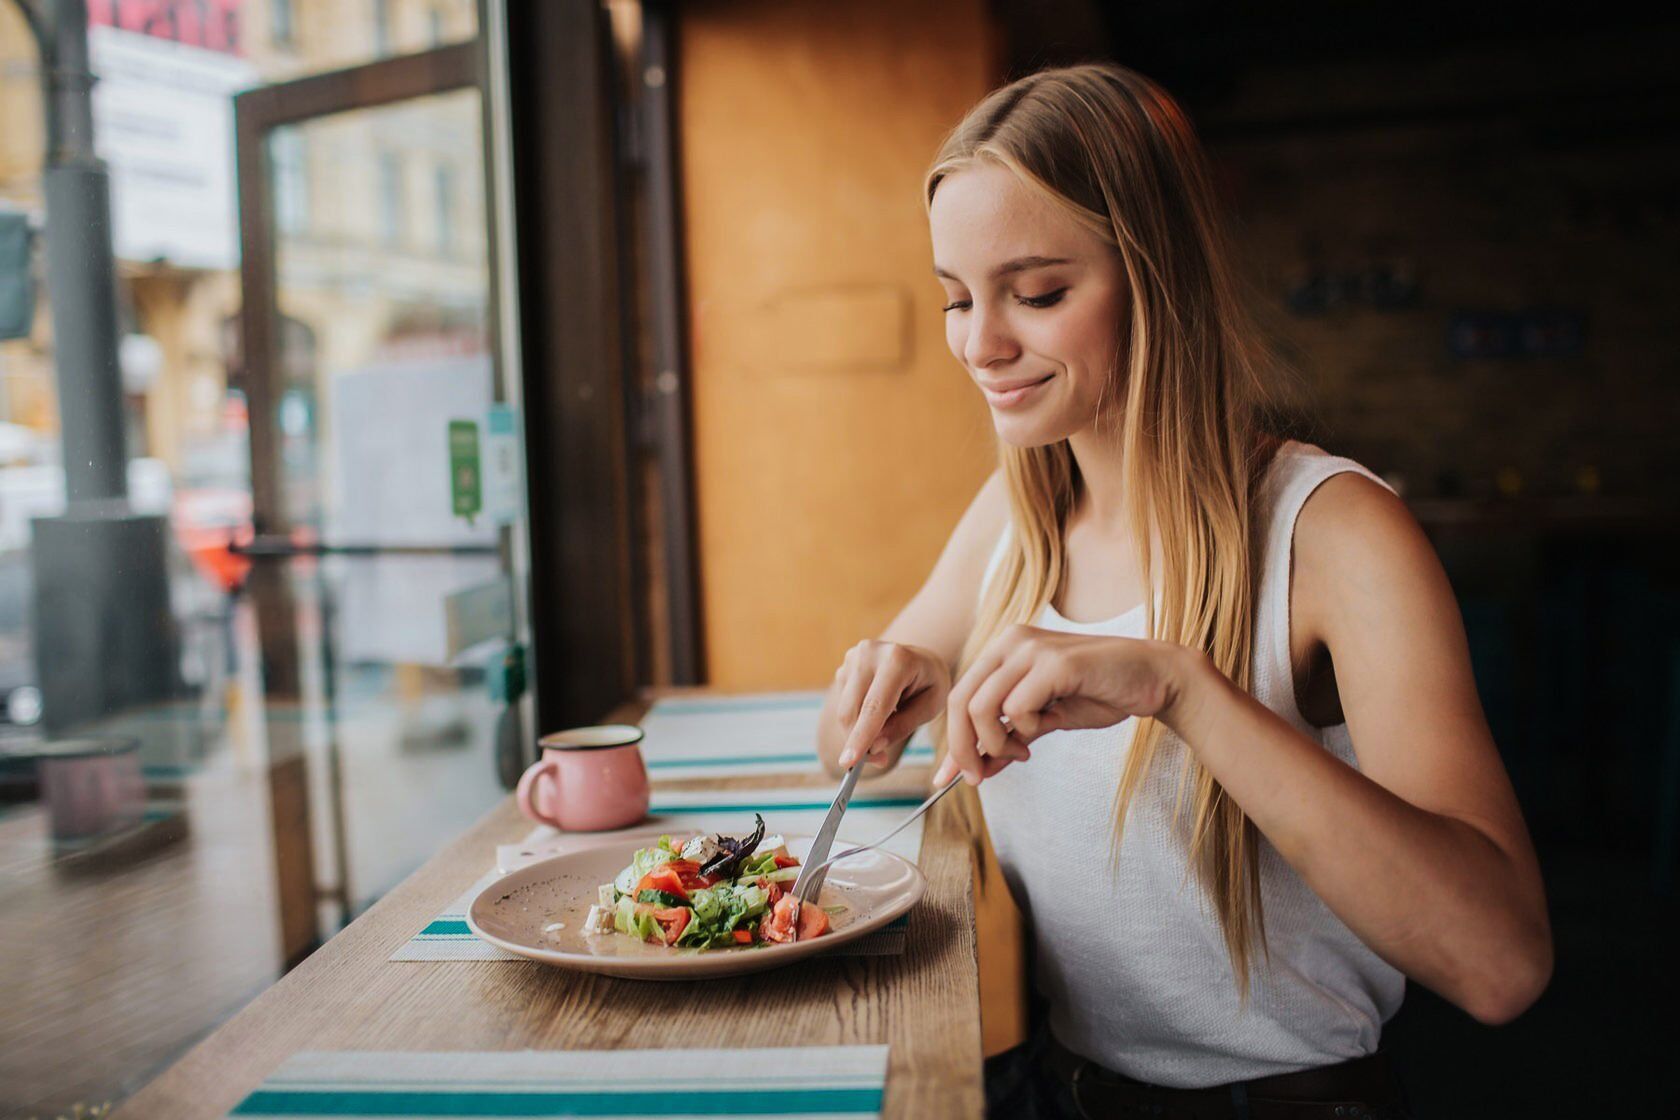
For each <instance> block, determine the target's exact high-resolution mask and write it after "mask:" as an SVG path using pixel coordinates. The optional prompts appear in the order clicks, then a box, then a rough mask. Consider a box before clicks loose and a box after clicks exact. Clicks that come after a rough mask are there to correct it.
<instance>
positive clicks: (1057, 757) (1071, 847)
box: [979, 442, 1405, 1088]
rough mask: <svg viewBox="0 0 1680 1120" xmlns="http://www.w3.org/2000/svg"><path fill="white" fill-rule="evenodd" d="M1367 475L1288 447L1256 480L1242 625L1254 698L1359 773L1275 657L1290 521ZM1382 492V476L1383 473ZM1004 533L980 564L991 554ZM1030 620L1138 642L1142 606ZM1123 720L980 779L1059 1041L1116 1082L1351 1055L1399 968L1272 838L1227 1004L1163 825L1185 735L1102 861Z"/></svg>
mask: <svg viewBox="0 0 1680 1120" xmlns="http://www.w3.org/2000/svg"><path fill="white" fill-rule="evenodd" d="M1343 471H1357V472H1359V473H1360V474H1363V475H1365V476H1367V477H1369V478H1372V479H1375V480H1376V481H1377V482H1379V483H1381V482H1382V480H1381V479H1378V478H1377V477H1376V476H1375V475H1373V474H1372V473H1371V472H1370V471H1368V470H1366V469H1365V468H1364V467H1362V466H1360V465H1359V464H1357V463H1355V462H1352V461H1351V460H1348V459H1341V458H1336V457H1333V456H1331V455H1328V454H1326V453H1325V452H1324V451H1322V450H1320V449H1319V448H1317V447H1313V446H1311V445H1308V444H1302V443H1295V442H1290V443H1286V444H1284V445H1283V446H1282V447H1280V448H1279V449H1278V451H1277V454H1276V457H1275V458H1274V459H1273V461H1272V463H1271V464H1270V466H1268V468H1267V471H1266V475H1265V477H1264V478H1263V479H1262V480H1261V484H1260V487H1259V491H1258V501H1257V503H1256V513H1255V517H1256V524H1257V525H1258V526H1263V527H1264V528H1263V535H1262V537H1261V549H1260V552H1259V556H1258V562H1259V564H1260V565H1261V569H1260V571H1261V579H1260V583H1259V589H1260V590H1259V601H1258V603H1257V617H1256V620H1255V636H1254V668H1253V681H1254V695H1255V697H1256V698H1257V699H1258V700H1259V701H1260V702H1261V703H1263V704H1265V705H1266V707H1268V708H1270V709H1271V710H1272V711H1274V712H1276V713H1277V714H1278V715H1280V716H1282V717H1283V718H1284V719H1285V720H1286V721H1288V723H1289V724H1290V726H1292V727H1294V728H1296V729H1297V730H1299V731H1301V732H1302V733H1303V734H1305V735H1307V736H1309V737H1310V738H1312V739H1313V740H1314V741H1315V742H1318V743H1320V744H1322V745H1323V747H1324V749H1325V750H1327V751H1329V752H1330V753H1331V754H1333V755H1335V756H1336V757H1337V758H1339V759H1341V760H1342V761H1344V762H1346V763H1348V764H1349V765H1352V766H1355V767H1357V766H1358V761H1357V760H1356V759H1355V757H1354V753H1353V745H1352V742H1351V741H1350V740H1349V738H1348V730H1347V725H1346V724H1338V725H1337V726H1334V727H1327V728H1323V729H1318V728H1314V727H1312V726H1311V725H1309V724H1308V723H1307V722H1306V720H1304V719H1303V718H1302V716H1301V713H1300V712H1299V711H1298V710H1297V708H1296V706H1295V687H1294V675H1293V673H1292V672H1291V669H1290V661H1289V570H1290V548H1291V544H1292V542H1293V539H1294V531H1295V519H1296V516H1297V515H1298V514H1299V513H1300V511H1301V507H1302V505H1303V504H1304V503H1305V502H1306V500H1307V497H1308V495H1310V494H1311V493H1312V492H1313V490H1314V489H1316V488H1317V487H1318V485H1319V484H1320V483H1322V482H1323V481H1324V480H1325V479H1327V478H1330V477H1331V476H1332V475H1335V474H1339V473H1341V472H1343ZM1384 485H1386V484H1384ZM1007 540H1008V530H1007V529H1006V530H1005V533H1004V537H1003V539H1000V540H999V542H998V547H997V550H996V551H995V552H994V554H993V556H992V562H991V564H990V565H989V566H988V568H987V572H986V580H987V581H988V582H989V581H990V580H991V578H992V575H993V573H994V572H995V571H996V570H997V566H998V564H999V563H1000V562H1001V560H1002V557H1003V555H1004V547H1005V545H1006V544H1007ZM1034 625H1036V626H1039V627H1042V628H1044V629H1047V630H1061V631H1067V632H1071V633H1077V634H1105V635H1111V636H1115V637H1134V638H1135V637H1142V636H1143V608H1142V606H1141V604H1140V605H1139V606H1138V607H1137V608H1136V609H1134V610H1132V611H1130V612H1128V613H1126V614H1123V615H1121V616H1120V617H1118V618H1112V619H1109V620H1107V621H1105V622H1089V623H1079V622H1073V621H1070V620H1068V619H1066V618H1063V617H1062V616H1061V614H1060V613H1058V612H1057V611H1056V609H1055V608H1054V607H1051V606H1048V605H1047V606H1046V607H1045V608H1044V609H1043V611H1042V613H1041V614H1040V615H1039V617H1038V619H1037V620H1036V622H1035V623H1034ZM1134 724H1135V721H1133V720H1127V721H1126V722H1125V723H1122V724H1121V725H1120V726H1119V727H1110V728H1105V729H1103V730H1098V731H1061V732H1055V733H1052V734H1049V735H1046V736H1044V738H1042V739H1040V740H1039V741H1038V742H1037V743H1035V744H1034V745H1033V757H1032V760H1031V761H1030V762H1027V763H1017V764H1016V765H1014V766H1010V767H1008V768H1006V769H1005V770H1003V771H1002V772H1001V773H999V774H998V775H997V776H996V777H993V778H990V779H988V780H986V781H985V782H982V783H981V785H980V787H979V794H980V802H981V806H982V808H983V809H984V811H985V818H986V825H987V829H988V831H989V832H990V833H991V838H992V844H993V847H994V848H995V849H996V851H997V856H998V862H999V864H1000V865H1001V866H1002V868H1003V874H1004V878H1005V879H1006V880H1007V882H1008V884H1009V889H1010V891H1011V892H1012V893H1013V895H1014V896H1015V901H1016V903H1017V904H1018V905H1019V906H1020V907H1021V909H1022V911H1023V913H1025V914H1026V916H1027V919H1028V921H1029V923H1030V925H1031V928H1032V935H1033V940H1034V942H1035V945H1036V949H1037V979H1038V986H1039V990H1040V992H1041V993H1042V995H1043V996H1044V997H1045V998H1046V999H1048V1001H1049V1014H1050V1024H1049V1025H1050V1029H1051V1030H1052V1031H1053V1032H1054V1034H1055V1036H1056V1038H1057V1039H1058V1040H1059V1041H1060V1042H1061V1043H1062V1045H1064V1046H1066V1047H1067V1048H1068V1049H1070V1050H1072V1051H1073V1052H1075V1053H1077V1054H1080V1055H1083V1056H1084V1057H1086V1058H1089V1059H1090V1060H1092V1061H1094V1062H1096V1063H1098V1064H1099V1065H1103V1066H1107V1067H1108V1068H1110V1069H1115V1070H1118V1071H1120V1072H1121V1073H1123V1074H1126V1075H1127V1076H1129V1077H1133V1078H1137V1079H1138V1080H1141V1081H1150V1082H1154V1083H1155V1084H1159V1085H1170V1086H1174V1087H1192V1088H1199V1087H1203V1086H1208V1085H1218V1084H1223V1083H1225V1082H1230V1081H1240V1080H1247V1079H1249V1078H1254V1077H1264V1076H1266V1075H1268V1074H1275V1073H1285V1072H1289V1071H1293V1070H1298V1069H1306V1068H1308V1067H1311V1066H1322V1065H1329V1064H1331V1063H1334V1062H1341V1061H1346V1060H1348V1059H1351V1058H1358V1057H1363V1056H1364V1055H1366V1054H1369V1053H1371V1052H1372V1051H1374V1050H1375V1049H1376V1047H1377V1041H1378V1038H1379V1037H1380V1035H1381V1033H1382V1024H1383V1023H1384V1021H1386V1020H1387V1019H1388V1018H1389V1017H1390V1016H1391V1015H1393V1014H1394V1012H1395V1011H1396V1010H1397V1009H1398V1008H1399V1006H1400V999H1401V995H1402V993H1403V991H1404V989H1405V978H1404V977H1403V976H1402V975H1401V973H1400V972H1399V971H1397V970H1396V969H1394V968H1393V967H1392V966H1390V965H1388V964H1387V963H1385V962H1384V961H1382V960H1381V959H1379V958H1378V957H1377V955H1376V954H1375V953H1373V952H1372V951H1371V950H1370V949H1368V948H1367V947H1366V946H1365V944H1364V943H1363V942H1361V941H1360V940H1359V938H1357V937H1356V936H1354V934H1353V932H1352V931H1351V930H1349V929H1348V927H1347V926H1346V925H1344V924H1343V923H1342V922H1341V920H1340V919H1338V918H1337V917H1336V916H1335V915H1334V914H1332V913H1331V912H1330V910H1329V908H1328V907H1326V906H1325V905H1324V903H1323V902H1322V901H1320V899H1319V898H1318V896H1317V895H1316V894H1314V893H1313V892H1312V890H1311V889H1310V888H1308V887H1307V885H1306V884H1305V883H1304V882H1302V880H1301V878H1300V876H1299V875H1297V874H1296V873H1295V872H1294V870H1293V869H1291V868H1290V867H1289V865H1288V864H1287V863H1285V862H1284V860H1283V857H1282V856H1280V855H1279V854H1278V852H1277V849H1275V848H1274V847H1272V845H1271V844H1270V843H1267V842H1266V841H1265V840H1264V838H1262V840H1261V854H1260V874H1261V892H1262V894H1261V897H1262V901H1263V903H1264V906H1265V921H1266V934H1267V939H1268V944H1269V946H1270V960H1269V961H1268V960H1267V959H1266V958H1265V957H1264V956H1263V955H1259V959H1258V960H1257V961H1256V962H1255V965H1254V967H1253V968H1252V969H1251V972H1252V978H1251V982H1250V993H1249V1000H1248V1004H1247V1006H1246V1007H1244V1006H1243V1005H1242V1004H1241V1003H1240V1001H1239V998H1238V992H1237V989H1236V982H1235V980H1234V978H1233V975H1232V972H1231V962H1230V958H1229V956H1228V955H1227V952H1226V948H1225V939H1224V936H1223V935H1222V934H1221V933H1220V929H1219V922H1218V919H1217V917H1216V916H1215V914H1214V912H1213V909H1212V907H1211V905H1210V904H1209V902H1208V901H1207V896H1206V895H1205V893H1204V892H1203V891H1202V889H1201V887H1200V886H1199V885H1198V884H1197V882H1196V881H1195V879H1194V878H1193V876H1192V874H1191V871H1190V867H1189V861H1188V858H1187V855H1186V844H1185V842H1184V840H1183V839H1182V838H1181V835H1180V832H1179V830H1177V829H1174V828H1173V827H1172V826H1171V825H1170V823H1169V821H1170V815H1171V813H1172V805H1173V798H1174V794H1175V791H1176V788H1177V781H1178V772H1179V763H1180V761H1181V759H1182V754H1181V753H1180V752H1182V751H1184V750H1185V749H1186V748H1185V747H1184V744H1183V741H1182V740H1180V739H1178V738H1177V737H1176V736H1174V735H1172V734H1171V733H1170V732H1169V733H1165V734H1164V735H1163V737H1162V740H1161V752H1160V753H1159V754H1158V755H1157V758H1156V765H1155V767H1154V768H1153V773H1152V774H1151V776H1150V777H1149V778H1148V779H1146V781H1145V783H1144V785H1143V786H1142V787H1141V788H1140V789H1139V791H1138V795H1137V797H1136V798H1135V799H1134V801H1133V804H1132V809H1131V816H1130V818H1129V819H1128V820H1127V823H1126V831H1125V841H1124V845H1123V847H1122V849H1121V853H1120V859H1119V862H1118V864H1117V865H1116V864H1111V862H1110V859H1109V844H1110V835H1111V831H1112V828H1113V813H1114V797H1115V792H1116V790H1117V788H1118V785H1119V776H1120V769H1121V763H1122V761H1123V756H1124V752H1125V751H1126V750H1127V749H1128V748H1129V745H1130V743H1131V736H1132V729H1133V726H1134Z"/></svg>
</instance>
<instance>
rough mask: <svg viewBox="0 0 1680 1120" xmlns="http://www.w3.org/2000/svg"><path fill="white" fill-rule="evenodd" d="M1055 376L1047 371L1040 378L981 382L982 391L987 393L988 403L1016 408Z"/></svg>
mask: <svg viewBox="0 0 1680 1120" xmlns="http://www.w3.org/2000/svg"><path fill="white" fill-rule="evenodd" d="M1055 376H1056V375H1055V374H1053V373H1047V374H1045V375H1044V376H1043V377H1039V378H1031V379H1025V380H1015V381H1000V382H998V383H996V384H993V385H986V384H981V385H980V391H981V392H982V393H984V394H985V396H986V403H987V404H989V405H991V406H992V407H993V408H1014V407H1016V406H1017V405H1020V404H1023V403H1025V402H1026V401H1027V400H1028V399H1029V398H1030V397H1032V395H1033V394H1034V393H1036V392H1038V390H1039V389H1040V388H1042V387H1043V386H1045V385H1048V384H1049V383H1050V379H1051V378H1053V377H1055Z"/></svg>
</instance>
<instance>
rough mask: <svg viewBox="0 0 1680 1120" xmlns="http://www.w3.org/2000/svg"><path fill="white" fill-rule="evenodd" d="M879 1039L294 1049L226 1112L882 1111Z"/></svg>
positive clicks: (883, 1060)
mask: <svg viewBox="0 0 1680 1120" xmlns="http://www.w3.org/2000/svg"><path fill="white" fill-rule="evenodd" d="M886 1080H887V1048H886V1047H885V1046H802V1047H785V1048H764V1049H749V1050H566V1051H535V1050H525V1051H518V1052H514V1053H506V1052H466V1051H442V1052H439V1051H433V1052H405V1053H395V1052H390V1051H379V1050H340V1051H331V1052H326V1051H305V1052H303V1053H299V1054H293V1055H292V1056H291V1057H290V1058H288V1059H286V1061H285V1063H284V1064H282V1065H281V1066H280V1068H279V1069H277V1070H275V1071H274V1073H273V1074H272V1075H270V1076H269V1078H268V1079H267V1080H266V1081H264V1082H263V1083H262V1084H261V1085H260V1086H258V1087H257V1089H256V1091H255V1092H253V1093H252V1094H251V1095H250V1096H248V1097H246V1098H245V1099H244V1100H243V1101H242V1102H240V1103H239V1104H238V1105H237V1106H235V1108H234V1109H233V1111H232V1112H231V1113H230V1114H229V1115H232V1116H338V1117H346V1118H349V1117H358V1118H360V1117H371V1116H435V1117H473V1116H500V1117H509V1116H520V1117H541V1116H618V1117H632V1116H633V1117H659V1118H661V1120H668V1118H671V1117H690V1116H709V1117H718V1116H757V1117H794V1118H799V1120H818V1118H820V1117H829V1118H833V1117H868V1116H879V1115H880V1114H881V1098H882V1094H883V1092H884V1091H885V1088H886Z"/></svg>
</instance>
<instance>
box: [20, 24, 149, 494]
mask: <svg viewBox="0 0 1680 1120" xmlns="http://www.w3.org/2000/svg"><path fill="white" fill-rule="evenodd" d="M49 36H50V39H49V41H50V42H51V45H52V51H51V54H50V57H44V58H43V59H42V60H41V63H42V64H41V74H42V83H41V84H42V90H41V92H42V97H43V99H44V108H45V110H46V114H47V120H48V127H49V130H50V131H49V136H48V149H47V158H46V167H45V169H44V170H43V172H42V176H41V180H42V193H43V194H44V195H45V197H46V203H47V238H46V242H47V244H46V258H47V289H48V293H49V295H50V296H51V300H52V322H53V358H54V361H53V364H54V366H55V367H56V369H57V373H58V408H59V424H60V428H61V431H62V436H61V438H62V440H63V453H64V485H65V501H66V505H67V508H68V509H71V510H74V509H76V508H77V506H78V505H79V504H82V503H86V502H89V501H93V502H117V503H121V502H124V501H125V500H126V499H127V497H128V477H127V461H128V455H127V452H126V448H125V447H124V432H123V397H122V375H121V371H120V369H119V367H118V365H117V342H118V339H117V294H116V266H115V261H114V260H113V256H112V251H111V203H110V188H109V183H108V179H107V176H106V173H105V164H104V162H103V161H101V160H100V159H99V157H98V156H97V155H96V154H95V153H94V148H93V100H92V97H91V96H90V95H91V92H92V90H93V81H94V79H93V74H92V72H91V71H90V70H89V68H88V43H87V4H86V2H85V0H56V2H55V3H54V4H53V9H52V20H51V27H50V29H49Z"/></svg>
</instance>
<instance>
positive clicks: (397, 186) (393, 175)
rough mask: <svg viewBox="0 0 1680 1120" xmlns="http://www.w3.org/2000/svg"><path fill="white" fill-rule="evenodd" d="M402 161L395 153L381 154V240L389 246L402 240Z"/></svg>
mask: <svg viewBox="0 0 1680 1120" xmlns="http://www.w3.org/2000/svg"><path fill="white" fill-rule="evenodd" d="M402 188H403V183H402V159H401V158H400V157H399V156H398V155H397V154H396V153H395V152H381V153H380V154H379V239H380V240H381V241H383V242H384V243H385V244H387V245H395V244H397V242H399V241H401V240H402V231H403V220H402V219H403V189H402Z"/></svg>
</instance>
